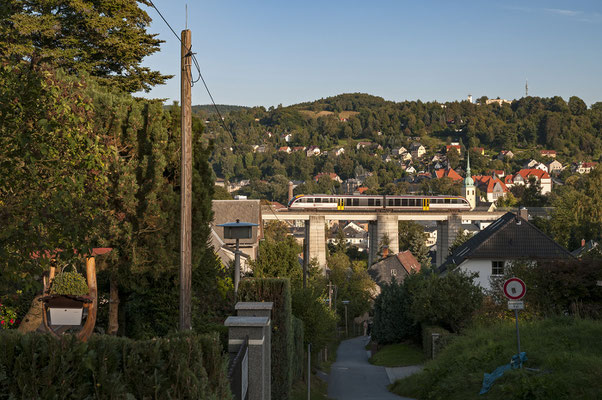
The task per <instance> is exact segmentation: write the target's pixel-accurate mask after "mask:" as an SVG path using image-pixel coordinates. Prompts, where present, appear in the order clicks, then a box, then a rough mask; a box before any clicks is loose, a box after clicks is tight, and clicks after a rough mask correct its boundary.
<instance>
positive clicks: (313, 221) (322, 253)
mask: <svg viewBox="0 0 602 400" xmlns="http://www.w3.org/2000/svg"><path fill="white" fill-rule="evenodd" d="M308 222H309V259H310V260H312V259H314V258H315V259H317V260H318V265H320V267H321V268H322V272H323V273H325V271H326V231H325V230H324V225H325V224H326V218H324V216H322V215H310V216H309V221H306V222H305V224H306V228H305V229H307V223H308Z"/></svg>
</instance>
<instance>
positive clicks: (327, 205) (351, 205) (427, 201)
mask: <svg viewBox="0 0 602 400" xmlns="http://www.w3.org/2000/svg"><path fill="white" fill-rule="evenodd" d="M288 208H289V210H339V211H345V210H376V209H390V210H408V211H430V210H432V211H468V210H470V204H469V203H468V200H466V199H465V198H464V197H461V196H411V195H398V196H393V195H392V196H387V195H327V194H307V195H306V194H300V195H297V196H295V197H293V198H292V199H291V201H290V202H289V203H288Z"/></svg>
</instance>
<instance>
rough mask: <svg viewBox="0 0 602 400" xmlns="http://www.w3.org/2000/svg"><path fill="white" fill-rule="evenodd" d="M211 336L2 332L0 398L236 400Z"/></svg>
mask: <svg viewBox="0 0 602 400" xmlns="http://www.w3.org/2000/svg"><path fill="white" fill-rule="evenodd" d="M226 366H227V360H226V358H225V357H224V356H223V355H222V352H221V346H220V344H219V341H218V339H217V338H216V337H214V336H200V335H195V334H192V333H186V334H177V335H173V336H170V337H166V338H160V339H153V340H145V341H135V340H131V339H127V338H122V337H113V336H105V335H102V336H93V337H92V338H90V340H89V341H88V342H87V343H82V342H79V341H77V340H76V339H75V338H74V337H72V336H65V337H62V338H60V339H56V338H54V337H52V336H50V335H47V334H39V333H29V334H26V335H22V334H20V333H18V332H15V331H7V332H4V333H2V334H1V335H0V388H2V390H0V399H13V398H15V399H90V398H95V399H167V398H169V399H214V400H218V399H219V400H221V399H224V400H225V399H231V398H232V395H231V393H230V389H229V383H228V378H227V375H226Z"/></svg>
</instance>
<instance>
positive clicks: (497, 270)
mask: <svg viewBox="0 0 602 400" xmlns="http://www.w3.org/2000/svg"><path fill="white" fill-rule="evenodd" d="M491 275H504V262H503V261H492V262H491Z"/></svg>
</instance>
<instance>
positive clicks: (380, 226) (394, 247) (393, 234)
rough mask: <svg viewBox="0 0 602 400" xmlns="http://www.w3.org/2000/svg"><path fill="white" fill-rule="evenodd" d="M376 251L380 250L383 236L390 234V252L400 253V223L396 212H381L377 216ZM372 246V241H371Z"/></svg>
mask: <svg viewBox="0 0 602 400" xmlns="http://www.w3.org/2000/svg"><path fill="white" fill-rule="evenodd" d="M376 222H377V225H376V242H375V243H374V245H375V251H378V248H379V247H380V244H381V242H382V239H383V236H385V235H387V236H389V254H397V253H399V225H398V218H397V215H395V214H379V215H378V216H377V217H376ZM370 246H372V243H370Z"/></svg>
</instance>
